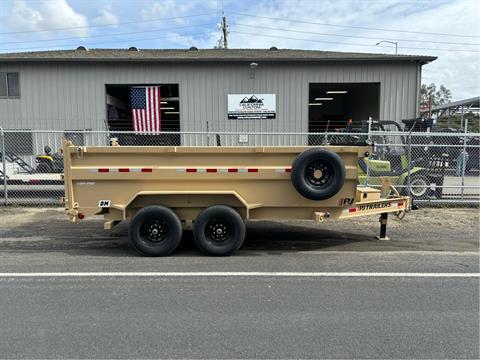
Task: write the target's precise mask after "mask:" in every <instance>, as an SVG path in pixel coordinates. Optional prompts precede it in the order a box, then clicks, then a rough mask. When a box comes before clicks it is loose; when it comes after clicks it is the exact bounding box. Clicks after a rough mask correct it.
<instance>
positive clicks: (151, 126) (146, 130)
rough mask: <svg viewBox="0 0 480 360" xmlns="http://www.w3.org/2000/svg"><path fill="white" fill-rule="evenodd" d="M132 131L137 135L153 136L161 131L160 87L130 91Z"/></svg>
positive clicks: (147, 87)
mask: <svg viewBox="0 0 480 360" xmlns="http://www.w3.org/2000/svg"><path fill="white" fill-rule="evenodd" d="M130 101H131V104H132V106H131V107H132V121H133V130H134V131H135V132H136V133H138V134H155V133H159V132H160V130H161V119H162V116H161V112H160V87H159V86H146V87H133V88H131V89H130Z"/></svg>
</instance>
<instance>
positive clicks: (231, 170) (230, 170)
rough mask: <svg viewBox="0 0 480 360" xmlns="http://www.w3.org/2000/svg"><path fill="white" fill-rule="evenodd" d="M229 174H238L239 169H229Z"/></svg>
mask: <svg viewBox="0 0 480 360" xmlns="http://www.w3.org/2000/svg"><path fill="white" fill-rule="evenodd" d="M228 172H229V173H230V172H232V173H233V172H238V169H228Z"/></svg>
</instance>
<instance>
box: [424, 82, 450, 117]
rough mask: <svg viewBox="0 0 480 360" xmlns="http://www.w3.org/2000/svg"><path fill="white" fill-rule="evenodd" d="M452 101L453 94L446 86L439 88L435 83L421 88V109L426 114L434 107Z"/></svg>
mask: <svg viewBox="0 0 480 360" xmlns="http://www.w3.org/2000/svg"><path fill="white" fill-rule="evenodd" d="M451 100H452V92H451V91H450V90H449V89H447V88H446V87H445V86H443V85H440V88H439V89H438V90H437V86H436V85H435V84H434V83H431V84H430V85H427V84H422V87H421V88H420V109H421V110H422V111H424V112H426V111H430V110H431V108H432V107H434V106H437V105H443V104H446V103H448V102H450V101H451Z"/></svg>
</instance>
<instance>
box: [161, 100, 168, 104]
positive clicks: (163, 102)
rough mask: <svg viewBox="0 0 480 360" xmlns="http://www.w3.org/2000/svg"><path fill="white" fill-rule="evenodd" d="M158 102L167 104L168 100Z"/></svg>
mask: <svg viewBox="0 0 480 360" xmlns="http://www.w3.org/2000/svg"><path fill="white" fill-rule="evenodd" d="M160 104H168V101H160Z"/></svg>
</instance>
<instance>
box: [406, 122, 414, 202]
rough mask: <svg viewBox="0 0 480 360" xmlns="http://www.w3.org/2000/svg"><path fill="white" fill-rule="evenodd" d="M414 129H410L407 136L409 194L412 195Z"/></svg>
mask: <svg viewBox="0 0 480 360" xmlns="http://www.w3.org/2000/svg"><path fill="white" fill-rule="evenodd" d="M412 129H413V127H412ZM412 129H410V131H409V133H408V138H407V139H408V141H407V164H408V165H407V194H408V195H409V196H411V195H412V185H411V183H410V169H411V168H412Z"/></svg>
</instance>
